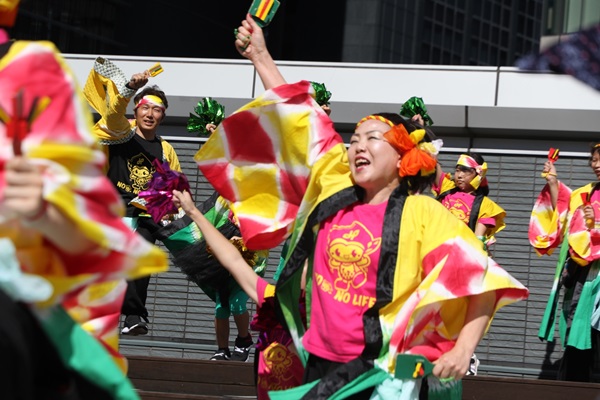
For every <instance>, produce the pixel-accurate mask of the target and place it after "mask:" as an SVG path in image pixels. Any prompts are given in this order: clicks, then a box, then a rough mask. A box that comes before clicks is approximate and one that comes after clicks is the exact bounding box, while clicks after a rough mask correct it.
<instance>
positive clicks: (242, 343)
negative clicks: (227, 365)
mask: <svg viewBox="0 0 600 400" xmlns="http://www.w3.org/2000/svg"><path fill="white" fill-rule="evenodd" d="M252 347H254V342H253V341H252V336H250V334H248V336H246V337H245V338H241V337H239V336H238V337H237V338H235V347H234V348H233V353H232V354H231V359H232V360H233V361H248V356H249V354H250V349H252Z"/></svg>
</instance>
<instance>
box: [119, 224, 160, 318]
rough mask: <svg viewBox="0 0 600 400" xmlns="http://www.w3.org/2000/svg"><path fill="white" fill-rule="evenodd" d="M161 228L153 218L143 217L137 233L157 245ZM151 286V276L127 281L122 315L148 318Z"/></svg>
mask: <svg viewBox="0 0 600 400" xmlns="http://www.w3.org/2000/svg"><path fill="white" fill-rule="evenodd" d="M159 228H160V226H159V225H158V224H156V223H155V222H154V221H153V220H152V218H147V217H143V218H140V219H139V223H138V227H137V229H136V230H135V231H136V232H137V233H138V234H139V235H140V236H141V237H143V238H144V239H146V240H147V241H148V242H150V243H152V244H154V243H156V239H155V237H154V234H155V233H156V231H157V230H158V229H159ZM149 284H150V276H145V277H143V278H139V279H135V280H133V281H127V291H126V292H125V298H124V300H123V306H122V307H121V314H124V315H139V316H140V317H144V318H147V317H148V310H147V309H146V298H147V297H148V285H149Z"/></svg>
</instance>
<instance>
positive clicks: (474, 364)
mask: <svg viewBox="0 0 600 400" xmlns="http://www.w3.org/2000/svg"><path fill="white" fill-rule="evenodd" d="M478 368H479V359H478V358H477V356H476V355H475V354H473V355H472V356H471V364H469V369H468V370H467V375H477V369H478Z"/></svg>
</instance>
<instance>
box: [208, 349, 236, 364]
mask: <svg viewBox="0 0 600 400" xmlns="http://www.w3.org/2000/svg"><path fill="white" fill-rule="evenodd" d="M230 358H231V353H230V352H229V349H227V348H222V349H218V350H217V351H215V354H213V356H212V357H211V358H210V359H211V360H212V361H225V360H229V359H230Z"/></svg>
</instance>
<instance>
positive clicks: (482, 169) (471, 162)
mask: <svg viewBox="0 0 600 400" xmlns="http://www.w3.org/2000/svg"><path fill="white" fill-rule="evenodd" d="M456 165H460V166H463V167H467V168H471V169H474V170H475V173H476V174H477V175H475V178H473V179H472V180H471V182H470V185H471V186H472V187H473V189H475V190H477V189H478V188H479V187H480V186H487V179H485V175H486V174H487V163H486V162H484V163H483V164H481V165H479V164H478V163H477V161H475V159H474V158H473V157H471V156H469V155H467V154H461V155H460V157H459V158H458V161H457V162H456Z"/></svg>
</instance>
